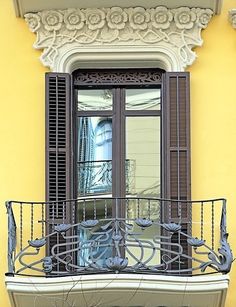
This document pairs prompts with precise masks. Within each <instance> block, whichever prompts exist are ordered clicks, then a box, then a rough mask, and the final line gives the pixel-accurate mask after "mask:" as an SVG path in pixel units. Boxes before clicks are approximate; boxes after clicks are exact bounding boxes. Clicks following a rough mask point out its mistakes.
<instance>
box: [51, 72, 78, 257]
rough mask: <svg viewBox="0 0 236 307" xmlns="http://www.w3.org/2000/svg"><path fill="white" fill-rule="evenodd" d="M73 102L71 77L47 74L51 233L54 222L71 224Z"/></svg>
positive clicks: (52, 241) (53, 242)
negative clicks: (69, 200) (69, 201)
mask: <svg viewBox="0 0 236 307" xmlns="http://www.w3.org/2000/svg"><path fill="white" fill-rule="evenodd" d="M71 101H72V100H71V76H70V75H69V74H62V73H47V74H46V200H47V201H50V202H53V203H52V204H50V205H49V206H48V207H47V222H48V224H47V226H48V227H47V231H48V233H51V232H52V231H53V228H54V226H55V224H61V223H69V222H70V219H71V207H70V204H69V203H68V204H66V203H65V202H64V201H65V200H66V199H72V198H73V170H72V165H73V161H72V157H73V150H72V139H73V138H72V125H71V114H72V103H71ZM54 202H55V203H54ZM58 238H59V236H58V235H55V236H54V237H50V241H49V244H48V247H49V250H48V253H50V249H51V247H52V246H53V245H54V244H55V243H56V242H59V241H58V240H59V239H58ZM60 243H61V241H60ZM60 251H61V250H60Z"/></svg>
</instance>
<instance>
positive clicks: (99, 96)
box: [76, 89, 112, 111]
mask: <svg viewBox="0 0 236 307" xmlns="http://www.w3.org/2000/svg"><path fill="white" fill-rule="evenodd" d="M76 98H77V109H78V111H99V110H111V109H112V90H110V89H91V90H87V89H86V90H76Z"/></svg>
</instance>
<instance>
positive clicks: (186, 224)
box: [162, 72, 191, 269]
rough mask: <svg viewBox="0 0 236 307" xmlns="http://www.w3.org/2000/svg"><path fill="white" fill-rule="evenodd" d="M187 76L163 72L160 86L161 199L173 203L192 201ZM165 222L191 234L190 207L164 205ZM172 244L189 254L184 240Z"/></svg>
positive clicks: (182, 266)
mask: <svg viewBox="0 0 236 307" xmlns="http://www.w3.org/2000/svg"><path fill="white" fill-rule="evenodd" d="M189 96H190V95H189V73H187V72H178V73H174V72H171V73H165V74H164V83H163V97H164V99H163V106H162V107H163V113H162V114H163V118H162V125H163V126H162V128H163V139H162V142H163V151H162V157H163V168H162V180H163V181H162V182H163V184H162V187H163V190H162V197H164V198H166V199H173V200H184V201H185V200H190V199H191V190H190V188H191V183H190V180H191V174H190V97H189ZM163 211H164V212H163V213H164V219H165V221H166V222H168V223H170V222H174V223H181V225H182V230H183V231H184V232H185V233H189V234H190V232H191V205H190V204H188V203H185V202H183V203H177V202H176V203H174V202H169V203H167V202H166V203H165V205H164V208H163ZM172 242H181V244H182V246H183V248H184V252H185V253H188V254H189V253H190V251H189V250H188V247H187V242H186V237H184V236H180V237H178V235H173V236H172ZM190 265H191V264H190V263H189V261H188V260H187V259H186V258H184V257H183V258H181V259H180V261H179V263H176V264H174V265H173V266H172V269H185V268H188V267H189V266H190Z"/></svg>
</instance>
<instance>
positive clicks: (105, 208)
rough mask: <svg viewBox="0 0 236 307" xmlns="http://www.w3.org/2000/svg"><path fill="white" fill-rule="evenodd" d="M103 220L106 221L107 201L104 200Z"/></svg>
mask: <svg viewBox="0 0 236 307" xmlns="http://www.w3.org/2000/svg"><path fill="white" fill-rule="evenodd" d="M104 218H105V219H107V200H106V199H105V207H104Z"/></svg>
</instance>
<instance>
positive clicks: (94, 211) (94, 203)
mask: <svg viewBox="0 0 236 307" xmlns="http://www.w3.org/2000/svg"><path fill="white" fill-rule="evenodd" d="M96 218H97V208H96V198H94V200H93V219H94V220H96Z"/></svg>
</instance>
